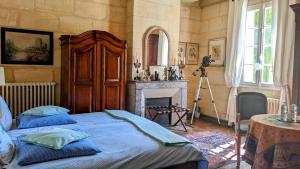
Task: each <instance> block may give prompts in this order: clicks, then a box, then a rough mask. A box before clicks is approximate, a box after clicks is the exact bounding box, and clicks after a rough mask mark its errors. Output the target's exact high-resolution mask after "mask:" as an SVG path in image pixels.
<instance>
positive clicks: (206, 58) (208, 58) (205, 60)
mask: <svg viewBox="0 0 300 169" xmlns="http://www.w3.org/2000/svg"><path fill="white" fill-rule="evenodd" d="M212 62H215V60H213V59H212V58H211V56H210V55H209V56H204V57H203V59H202V63H201V65H202V66H203V67H208V66H209V65H210V64H211V63H212Z"/></svg>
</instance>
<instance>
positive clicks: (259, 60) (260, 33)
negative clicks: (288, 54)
mask: <svg viewBox="0 0 300 169" xmlns="http://www.w3.org/2000/svg"><path fill="white" fill-rule="evenodd" d="M268 7H272V1H271V2H263V3H259V4H255V5H251V6H248V8H247V14H248V12H249V11H253V10H258V11H259V23H258V42H257V53H256V56H257V57H256V62H255V63H259V64H260V65H261V69H259V70H256V71H255V78H256V79H255V82H253V83H252V82H246V81H244V66H245V63H243V72H242V77H241V78H242V79H241V86H249V87H263V88H274V83H272V84H268V83H263V82H262V74H263V67H264V65H263V62H264V61H263V59H264V58H263V56H262V55H263V48H264V35H265V34H264V32H265V31H264V30H265V29H264V22H265V9H266V8H268ZM246 22H247V21H246ZM271 28H272V26H271ZM246 29H248V28H247V27H246ZM246 44H247V43H245V50H246V48H247V46H246ZM271 44H272V42H271ZM271 50H272V49H271ZM272 59H273V61H272V67H274V58H272ZM255 63H254V64H253V65H255Z"/></svg>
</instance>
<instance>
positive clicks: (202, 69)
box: [191, 66, 220, 125]
mask: <svg viewBox="0 0 300 169" xmlns="http://www.w3.org/2000/svg"><path fill="white" fill-rule="evenodd" d="M197 71H199V70H197ZM200 71H201V75H200V79H199V84H198V90H197V93H196V96H195V99H194V106H193V112H192V117H191V125H192V124H193V120H194V115H195V111H196V108H197V107H198V103H199V101H200V100H201V96H200V94H201V88H202V83H203V79H206V83H207V86H208V90H209V94H210V98H211V103H212V104H213V106H214V110H215V113H216V115H217V119H218V123H219V124H220V119H219V114H218V111H217V106H216V103H215V99H214V96H213V94H212V91H211V87H210V84H209V80H208V77H207V72H206V70H205V67H203V66H201V67H200ZM193 75H195V76H196V74H195V73H193ZM199 114H200V112H199Z"/></svg>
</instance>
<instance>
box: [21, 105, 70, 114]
mask: <svg viewBox="0 0 300 169" xmlns="http://www.w3.org/2000/svg"><path fill="white" fill-rule="evenodd" d="M69 112H70V110H68V109H66V108H63V107H59V106H51V105H50V106H39V107H34V108H32V109H29V110H26V111H25V112H23V113H22V114H23V115H27V116H52V115H56V114H61V113H69Z"/></svg>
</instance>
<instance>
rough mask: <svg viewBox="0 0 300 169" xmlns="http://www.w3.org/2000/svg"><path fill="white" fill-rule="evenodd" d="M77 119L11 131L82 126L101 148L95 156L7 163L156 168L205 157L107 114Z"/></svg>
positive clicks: (55, 168)
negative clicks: (154, 136)
mask: <svg viewBox="0 0 300 169" xmlns="http://www.w3.org/2000/svg"><path fill="white" fill-rule="evenodd" d="M73 117H74V119H75V120H76V121H77V122H78V123H77V124H72V125H63V126H51V127H40V128H33V129H22V130H12V131H10V132H9V135H10V136H11V137H12V138H13V139H16V137H18V136H20V135H22V134H29V133H34V132H36V131H39V130H48V129H49V128H53V127H62V128H82V129H83V130H84V131H85V132H87V133H88V134H89V135H90V136H91V137H90V138H91V140H92V141H93V142H94V143H95V144H96V145H97V146H98V147H99V149H100V150H101V151H102V152H101V153H98V154H96V155H93V156H85V157H76V158H68V159H62V160H55V161H49V162H44V163H38V164H33V165H29V166H19V165H18V164H17V158H18V154H16V155H15V158H14V160H13V161H12V162H11V163H10V164H9V165H8V166H6V167H7V168H8V169H75V168H76V169H96V168H97V169H101V168H103V169H117V168H121V169H142V168H147V169H152V168H153V169H154V168H162V167H167V166H172V165H175V164H181V163H185V162H188V161H199V160H202V159H204V158H203V156H202V153H200V152H199V151H198V150H197V149H196V148H195V147H194V146H193V145H191V144H189V145H186V146H184V147H166V146H163V145H162V144H160V143H159V142H157V141H155V140H153V139H151V138H149V137H148V136H146V135H144V134H143V133H142V132H140V131H138V130H137V129H136V128H135V127H134V126H133V125H131V124H130V123H128V122H125V121H122V120H117V119H114V118H112V117H110V116H109V115H107V114H105V113H86V114H78V115H73Z"/></svg>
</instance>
